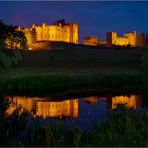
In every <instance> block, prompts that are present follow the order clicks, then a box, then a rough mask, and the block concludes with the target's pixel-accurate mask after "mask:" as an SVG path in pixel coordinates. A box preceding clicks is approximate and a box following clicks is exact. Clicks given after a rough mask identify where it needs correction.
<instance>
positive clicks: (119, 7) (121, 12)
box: [0, 1, 148, 42]
mask: <svg viewBox="0 0 148 148" xmlns="http://www.w3.org/2000/svg"><path fill="white" fill-rule="evenodd" d="M0 19H1V20H3V22H4V23H6V24H13V25H19V26H21V27H31V26H32V24H33V23H35V24H38V25H40V24H42V23H43V22H45V23H47V24H53V23H54V21H56V20H58V19H65V21H66V22H70V21H71V22H76V23H78V25H79V42H82V38H83V37H84V36H92V35H97V36H98V38H99V39H105V33H106V32H108V31H116V32H117V33H118V35H119V36H120V35H123V33H124V32H128V31H137V32H148V1H147V2H146V1H145V2H140V1H139V2H120V1H114V2H111V1H110V2H107V1H106V2H105V1H104V2H103V1H87V2H84V1H81V2H79V1H73V2H72V1H59V2H58V1H54V2H52V1H43V2H41V1H24V2H21V1H16V2H8V1H5V2H2V1H1V2H0Z"/></svg>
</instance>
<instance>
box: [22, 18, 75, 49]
mask: <svg viewBox="0 0 148 148" xmlns="http://www.w3.org/2000/svg"><path fill="white" fill-rule="evenodd" d="M22 31H23V32H24V33H25V36H26V38H27V44H28V47H29V48H39V47H42V46H46V43H47V41H48V42H49V41H58V42H67V43H74V44H78V25H77V24H76V23H72V22H69V23H65V20H58V21H57V22H56V24H53V25H47V24H46V23H43V24H42V25H41V26H37V25H35V24H33V25H32V27H31V28H24V29H22ZM38 46H39V47H38Z"/></svg>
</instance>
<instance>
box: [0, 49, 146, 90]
mask: <svg viewBox="0 0 148 148" xmlns="http://www.w3.org/2000/svg"><path fill="white" fill-rule="evenodd" d="M142 53H143V51H142V50H136V49H132V48H131V49H122V50H121V49H120V50H117V49H75V50H70V49H67V50H66V49H65V50H52V51H49V50H42V51H27V52H26V53H25V55H24V57H23V61H21V62H20V63H19V64H17V65H16V66H14V67H12V68H11V69H9V70H5V71H1V73H0V76H1V83H0V87H1V89H3V90H6V91H9V90H17V91H23V92H28V90H35V89H37V90H40V91H41V90H42V91H43V90H47V91H52V92H56V91H60V92H61V91H67V90H80V89H84V88H86V90H88V89H95V88H99V89H100V88H105V87H106V88H107V87H109V88H111V87H113V88H119V87H120V88H122V87H126V88H127V87H128V86H130V87H131V85H133V86H134V87H135V86H138V85H140V84H139V82H140V80H139V76H138V75H139V66H140V57H141V55H142ZM121 84H123V85H121ZM138 87H139V86H138ZM26 90H27V91H26Z"/></svg>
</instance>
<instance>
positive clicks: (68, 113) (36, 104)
mask: <svg viewBox="0 0 148 148" xmlns="http://www.w3.org/2000/svg"><path fill="white" fill-rule="evenodd" d="M6 98H8V99H9V101H10V106H9V108H8V109H7V110H6V116H10V115H11V114H12V113H13V112H14V111H15V110H16V109H18V108H19V107H20V109H19V113H22V112H24V111H27V112H29V113H30V114H32V115H33V116H34V117H43V118H44V119H46V118H48V117H58V118H61V117H71V118H77V117H78V111H79V101H81V102H82V103H88V104H91V105H93V104H98V103H99V101H101V100H104V101H105V102H106V108H108V109H116V108H117V106H118V105H119V104H124V106H125V107H126V108H133V109H136V108H137V107H142V102H141V100H140V99H139V96H138V95H130V96H113V97H112V96H106V97H98V96H93V97H85V98H82V99H78V98H76V99H67V100H64V101H56V102H55V101H50V98H39V97H35V98H29V97H20V96H15V97H6Z"/></svg>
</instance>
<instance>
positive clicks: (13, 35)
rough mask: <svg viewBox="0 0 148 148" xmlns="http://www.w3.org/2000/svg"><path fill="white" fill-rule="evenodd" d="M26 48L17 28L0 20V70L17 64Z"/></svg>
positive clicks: (24, 38) (22, 36)
mask: <svg viewBox="0 0 148 148" xmlns="http://www.w3.org/2000/svg"><path fill="white" fill-rule="evenodd" d="M26 48H27V39H26V37H25V34H24V33H23V32H22V31H21V30H20V29H19V27H18V26H13V25H7V24H5V23H3V22H2V21H1V20H0V69H7V68H9V67H10V66H12V65H13V64H16V63H17V62H19V61H20V60H21V54H22V53H23V51H24V50H25V49H26Z"/></svg>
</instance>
